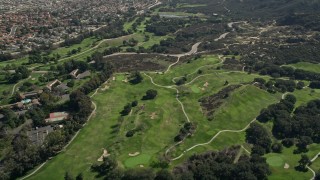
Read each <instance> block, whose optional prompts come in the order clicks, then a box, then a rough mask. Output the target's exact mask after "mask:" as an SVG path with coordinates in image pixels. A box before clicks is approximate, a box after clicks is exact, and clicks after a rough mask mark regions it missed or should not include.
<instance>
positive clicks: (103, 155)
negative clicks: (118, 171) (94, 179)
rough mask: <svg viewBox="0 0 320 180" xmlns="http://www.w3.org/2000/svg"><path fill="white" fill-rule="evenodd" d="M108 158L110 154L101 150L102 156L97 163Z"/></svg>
mask: <svg viewBox="0 0 320 180" xmlns="http://www.w3.org/2000/svg"><path fill="white" fill-rule="evenodd" d="M108 156H110V154H109V153H108V151H107V150H106V149H103V154H102V155H101V156H100V157H99V159H98V161H99V162H102V161H103V158H105V157H108Z"/></svg>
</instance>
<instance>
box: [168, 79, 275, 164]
mask: <svg viewBox="0 0 320 180" xmlns="http://www.w3.org/2000/svg"><path fill="white" fill-rule="evenodd" d="M279 98H280V96H279V95H276V96H275V95H272V94H269V93H267V92H265V91H263V90H260V89H258V88H256V87H254V86H251V85H249V86H243V87H241V88H240V89H238V90H236V91H235V92H234V93H232V95H231V96H230V97H229V98H228V99H227V102H226V103H225V104H224V105H222V107H221V108H219V110H218V111H217V112H216V115H215V118H214V120H212V121H208V120H207V119H206V117H204V116H203V115H202V113H201V112H200V105H199V103H197V102H195V100H197V99H194V98H190V100H189V99H184V101H183V102H184V103H185V107H186V110H187V112H189V115H190V118H191V121H194V122H196V123H197V124H198V127H197V132H196V133H195V134H194V135H193V137H192V138H189V139H187V140H186V141H185V142H184V143H183V144H182V145H181V146H180V147H178V148H177V151H176V152H175V153H174V157H175V156H178V155H180V154H181V152H182V151H183V150H185V149H187V148H189V147H191V146H193V145H195V144H197V143H205V142H207V141H209V140H210V139H211V138H212V137H213V136H214V135H215V134H216V133H217V132H218V131H220V130H225V129H230V130H241V129H243V128H244V127H246V126H247V125H248V123H249V122H251V121H252V120H253V119H254V118H255V117H256V116H257V115H258V114H259V112H260V110H261V109H262V108H264V107H266V106H268V105H269V104H273V103H275V102H277V101H278V100H279ZM192 109H193V110H192ZM240 134H241V133H240ZM229 135H230V136H233V137H237V138H236V139H231V138H229ZM237 135H238V133H229V132H226V133H222V134H221V136H222V137H226V136H228V138H227V139H226V140H225V139H220V138H221V137H219V136H218V137H219V138H218V139H217V141H215V140H214V141H213V142H212V143H211V144H209V145H205V146H201V147H197V148H195V149H193V150H192V151H190V152H188V153H187V155H191V154H192V153H195V152H203V151H205V150H208V149H216V148H217V149H223V148H224V147H226V146H229V145H232V144H243V143H244V136H243V135H240V136H237ZM239 140H240V141H239ZM183 159H185V158H182V159H181V160H178V161H177V162H176V163H179V162H181V161H182V160H183Z"/></svg>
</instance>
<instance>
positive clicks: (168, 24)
mask: <svg viewBox="0 0 320 180" xmlns="http://www.w3.org/2000/svg"><path fill="white" fill-rule="evenodd" d="M146 24H147V26H146V31H147V32H151V33H154V34H155V35H156V36H165V35H167V34H168V33H174V32H176V31H177V30H178V29H180V28H182V27H184V25H185V24H186V20H184V19H180V18H160V16H159V15H157V16H152V17H151V18H150V20H149V21H148V22H147V23H146Z"/></svg>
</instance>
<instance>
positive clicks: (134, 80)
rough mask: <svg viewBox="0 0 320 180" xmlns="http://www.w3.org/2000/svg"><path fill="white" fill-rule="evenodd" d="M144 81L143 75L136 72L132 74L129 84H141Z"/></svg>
mask: <svg viewBox="0 0 320 180" xmlns="http://www.w3.org/2000/svg"><path fill="white" fill-rule="evenodd" d="M142 80H143V77H142V75H141V73H140V72H138V71H136V72H134V73H132V74H131V76H130V80H129V82H130V83H131V84H139V83H140V82H142Z"/></svg>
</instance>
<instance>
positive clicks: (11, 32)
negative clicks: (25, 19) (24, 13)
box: [9, 26, 18, 37]
mask: <svg viewBox="0 0 320 180" xmlns="http://www.w3.org/2000/svg"><path fill="white" fill-rule="evenodd" d="M17 28H18V26H12V28H11V31H10V34H9V36H11V37H13V36H14V35H15V34H16V30H17Z"/></svg>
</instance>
